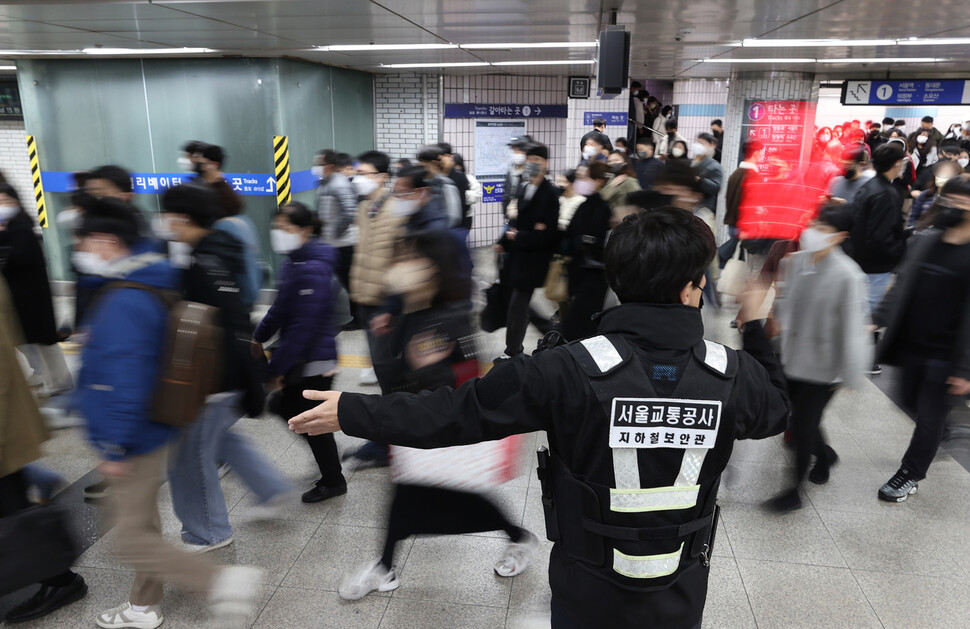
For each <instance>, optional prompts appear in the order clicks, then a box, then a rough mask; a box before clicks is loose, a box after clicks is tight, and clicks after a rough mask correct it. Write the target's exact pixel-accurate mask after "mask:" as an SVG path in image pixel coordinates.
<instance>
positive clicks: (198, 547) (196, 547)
mask: <svg viewBox="0 0 970 629" xmlns="http://www.w3.org/2000/svg"><path fill="white" fill-rule="evenodd" d="M232 541H233V539H232V538H231V537H229V538H226V539H224V540H222V541H221V542H216V543H215V544H209V545H208V546H206V545H204V544H190V543H189V542H186V541H182V540H179V541H178V542H176V544H177V545H178V547H179V548H180V549H182V550H184V551H185V552H187V553H198V554H202V553H208V552H211V551H213V550H218V549H220V548H225V547H226V546H228V545H229V544H231V543H232Z"/></svg>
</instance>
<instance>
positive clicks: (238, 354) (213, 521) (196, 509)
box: [162, 183, 293, 552]
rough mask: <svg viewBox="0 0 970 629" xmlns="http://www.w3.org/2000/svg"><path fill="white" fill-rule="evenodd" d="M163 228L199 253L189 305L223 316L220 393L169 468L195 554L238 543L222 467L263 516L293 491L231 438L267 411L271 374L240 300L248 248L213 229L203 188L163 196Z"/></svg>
mask: <svg viewBox="0 0 970 629" xmlns="http://www.w3.org/2000/svg"><path fill="white" fill-rule="evenodd" d="M162 210H163V212H162V221H163V223H164V224H165V225H166V230H167V231H168V232H169V233H170V234H171V237H174V238H177V239H178V240H179V241H180V242H184V243H186V244H187V245H189V246H190V247H191V248H192V256H191V264H190V266H189V268H187V269H186V270H185V272H184V273H183V275H182V291H183V295H184V299H185V300H186V301H194V302H198V303H201V304H205V305H207V306H212V307H214V308H218V309H219V315H218V319H217V321H218V324H219V326H220V327H221V328H222V329H223V336H222V346H221V347H220V350H219V353H220V356H219V358H220V360H219V362H220V373H219V374H218V382H217V385H218V386H216V387H215V388H216V392H214V393H213V394H212V395H209V396H208V397H207V398H206V403H205V405H204V406H203V408H202V410H201V412H200V414H199V416H198V418H197V419H196V421H195V422H194V423H193V424H192V425H190V426H189V427H187V428H185V429H184V430H183V432H182V434H181V435H180V436H179V440H178V447H177V448H176V451H175V452H174V454H173V457H172V464H171V465H170V466H169V483H170V486H171V491H172V506H173V508H174V510H175V514H176V515H177V516H178V518H179V520H181V522H182V531H181V537H182V541H183V542H184V543H185V544H186V545H187V548H190V549H192V550H193V551H194V552H208V551H210V550H214V549H216V548H222V547H224V546H228V545H229V544H231V543H232V542H233V537H232V526H231V525H230V523H229V510H228V506H227V505H226V499H225V496H224V495H223V491H222V487H221V485H220V484H219V472H218V466H219V463H220V462H222V463H228V464H229V465H230V466H231V467H232V469H233V471H234V473H236V474H237V475H238V476H239V478H241V479H242V480H243V482H244V483H245V485H246V486H247V487H248V488H249V489H250V490H251V491H252V492H253V495H254V497H255V499H256V501H257V502H258V505H257V507H256V508H257V511H258V512H259V513H260V514H261V515H266V514H271V513H272V512H273V510H274V509H278V508H279V507H280V506H281V504H282V503H283V502H284V501H286V500H288V499H289V497H290V495H291V492H292V491H293V486H292V484H291V483H290V481H289V480H288V479H287V478H286V477H285V476H284V475H283V474H282V473H280V472H279V471H278V470H277V469H276V468H275V467H274V466H273V464H272V463H271V462H270V461H268V460H267V459H266V457H265V455H263V454H262V452H260V451H259V450H258V449H257V448H256V447H255V446H254V445H253V444H252V443H251V442H250V440H249V439H248V438H246V437H245V436H243V435H241V434H239V433H237V432H235V431H233V430H232V426H233V425H234V424H235V423H236V422H237V421H238V420H239V418H240V417H241V416H242V415H244V414H246V415H249V416H257V415H259V414H260V413H261V412H262V410H263V407H264V402H265V390H264V388H263V387H264V382H263V380H264V370H263V367H262V365H261V364H260V363H259V362H258V361H257V359H256V357H257V356H258V352H256V351H254V350H256V347H255V345H254V344H253V342H252V336H253V328H252V324H251V323H250V309H249V308H248V307H246V306H245V305H244V304H243V302H242V299H241V298H240V289H239V279H240V278H241V277H242V276H243V274H244V269H245V262H244V260H243V256H244V253H243V246H242V244H240V243H239V241H237V240H236V239H235V238H233V237H232V236H230V235H229V234H227V233H225V232H223V231H219V230H217V229H215V228H214V227H213V224H214V223H215V222H216V220H217V219H218V218H219V217H220V216H221V207H220V205H219V200H218V197H217V196H216V194H215V192H214V191H213V190H212V189H211V188H209V187H208V186H204V185H201V184H198V183H188V184H182V185H180V186H175V187H173V188H169V189H168V190H166V191H165V193H164V194H163V195H162Z"/></svg>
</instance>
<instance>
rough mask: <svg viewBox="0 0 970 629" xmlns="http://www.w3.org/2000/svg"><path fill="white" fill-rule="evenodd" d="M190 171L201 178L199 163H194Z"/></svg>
mask: <svg viewBox="0 0 970 629" xmlns="http://www.w3.org/2000/svg"><path fill="white" fill-rule="evenodd" d="M192 170H193V171H195V174H196V175H199V176H200V177H201V176H202V164H201V163H200V162H196V163H195V164H194V165H193V166H192Z"/></svg>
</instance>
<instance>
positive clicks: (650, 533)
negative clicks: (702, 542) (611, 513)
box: [583, 513, 714, 542]
mask: <svg viewBox="0 0 970 629" xmlns="http://www.w3.org/2000/svg"><path fill="white" fill-rule="evenodd" d="M713 524H714V514H713V513H709V514H707V515H705V516H702V517H700V518H697V519H696V520H691V521H690V522H685V523H684V524H679V525H678V524H672V525H670V526H651V527H646V528H635V527H632V526H615V525H612V524H603V523H602V522H596V521H594V520H591V519H589V518H583V528H584V529H586V530H587V531H589V532H591V533H596V534H597V535H602V536H603V537H608V538H611V539H619V540H623V541H626V542H646V541H653V540H661V539H673V538H677V537H687V536H688V535H690V534H692V533H696V532H697V531H702V530H704V529H706V528H708V527H710V526H712V525H713Z"/></svg>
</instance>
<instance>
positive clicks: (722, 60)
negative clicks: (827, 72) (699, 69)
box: [697, 57, 815, 63]
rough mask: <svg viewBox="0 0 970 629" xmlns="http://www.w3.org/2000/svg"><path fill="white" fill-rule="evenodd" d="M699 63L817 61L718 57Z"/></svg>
mask: <svg viewBox="0 0 970 629" xmlns="http://www.w3.org/2000/svg"><path fill="white" fill-rule="evenodd" d="M697 61H700V62H701V63H815V59H809V58H807V57H806V58H804V59H800V58H792V57H785V58H778V59H772V58H769V57H765V58H761V59H727V58H724V57H718V58H717V59H698V60H697Z"/></svg>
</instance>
